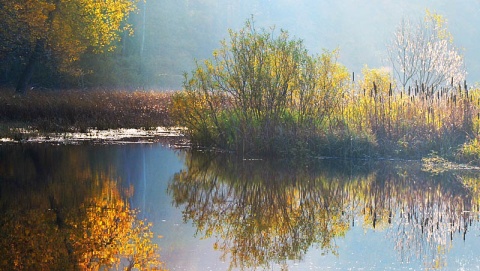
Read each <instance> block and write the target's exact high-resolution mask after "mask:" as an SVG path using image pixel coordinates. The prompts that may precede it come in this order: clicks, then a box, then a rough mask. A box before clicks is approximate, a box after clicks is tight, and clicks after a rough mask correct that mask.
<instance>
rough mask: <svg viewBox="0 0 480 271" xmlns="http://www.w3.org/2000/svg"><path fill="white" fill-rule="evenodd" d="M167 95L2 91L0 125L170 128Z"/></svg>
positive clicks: (62, 128) (49, 128) (50, 128)
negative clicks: (17, 92)
mask: <svg viewBox="0 0 480 271" xmlns="http://www.w3.org/2000/svg"><path fill="white" fill-rule="evenodd" d="M171 96H172V92H171V91H170V92H154V91H148V92H147V91H135V92H127V91H103V90H91V91H85V90H62V91H30V92H29V93H27V94H26V95H18V94H15V93H14V92H13V90H2V91H0V105H1V106H0V122H2V123H4V125H12V124H15V123H18V124H21V125H28V126H30V127H32V128H35V129H39V130H41V131H49V132H50V131H54V132H59V131H72V130H73V131H83V130H86V129H88V128H97V129H115V128H151V127H158V126H170V125H171V124H172V121H171V119H170V117H169V113H168V110H169V107H170V103H171Z"/></svg>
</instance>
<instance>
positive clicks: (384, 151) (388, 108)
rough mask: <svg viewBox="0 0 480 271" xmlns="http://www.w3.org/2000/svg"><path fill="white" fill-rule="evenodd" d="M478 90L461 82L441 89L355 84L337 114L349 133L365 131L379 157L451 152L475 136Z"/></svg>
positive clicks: (479, 123) (479, 113)
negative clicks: (369, 136)
mask: <svg viewBox="0 0 480 271" xmlns="http://www.w3.org/2000/svg"><path fill="white" fill-rule="evenodd" d="M479 108H480V92H479V90H478V89H469V88H468V87H467V85H466V83H465V84H464V86H458V87H453V86H450V87H449V88H442V89H438V90H437V89H435V88H433V87H422V86H418V85H416V86H414V87H409V88H408V89H405V90H395V89H392V86H391V84H390V85H389V87H385V85H384V87H383V88H381V87H379V86H378V85H377V84H375V82H372V83H371V88H370V89H359V88H356V89H354V90H352V91H350V92H348V94H347V95H345V96H344V98H343V101H342V106H341V110H340V113H339V115H338V116H336V118H340V119H341V120H342V121H343V123H345V124H346V126H347V128H348V129H349V130H350V131H352V133H353V134H370V135H371V136H372V137H373V138H374V139H375V142H376V144H377V145H378V146H379V148H378V149H377V151H378V153H379V154H381V155H389V156H392V155H393V156H400V157H412V156H413V157H419V156H423V155H425V154H427V153H429V152H432V151H435V152H438V153H439V154H441V155H451V154H453V153H455V152H456V151H457V150H458V148H459V146H461V145H462V144H465V143H468V142H470V141H471V140H473V139H476V138H478V136H479V129H480V121H479V120H480V111H479Z"/></svg>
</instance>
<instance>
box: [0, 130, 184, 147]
mask: <svg viewBox="0 0 480 271" xmlns="http://www.w3.org/2000/svg"><path fill="white" fill-rule="evenodd" d="M9 130H10V131H9V134H10V135H8V134H4V135H1V136H0V146H1V145H5V144H25V143H27V144H28V143H32V144H35V143H38V144H42V143H48V144H65V145H69V144H72V145H75V144H83V143H89V144H132V143H162V144H165V145H168V146H170V147H172V148H174V149H183V148H189V147H190V142H189V141H188V140H187V139H186V137H185V135H184V134H183V131H184V129H183V128H181V127H155V128H150V129H145V128H139V129H137V128H119V129H107V130H102V129H94V128H91V129H87V131H86V132H42V131H38V130H34V129H28V128H10V129H9Z"/></svg>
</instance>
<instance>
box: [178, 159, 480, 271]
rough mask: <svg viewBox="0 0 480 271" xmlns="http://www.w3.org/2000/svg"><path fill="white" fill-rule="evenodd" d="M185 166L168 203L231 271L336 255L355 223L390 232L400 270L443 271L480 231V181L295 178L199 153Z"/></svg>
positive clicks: (323, 169) (378, 170) (381, 175)
mask: <svg viewBox="0 0 480 271" xmlns="http://www.w3.org/2000/svg"><path fill="white" fill-rule="evenodd" d="M186 164H187V169H186V170H184V171H182V172H179V173H178V174H176V175H175V176H174V179H173V180H172V182H171V183H170V185H169V193H170V194H171V195H172V196H173V198H174V203H175V204H176V205H177V207H178V206H182V208H184V211H183V214H184V219H185V221H187V220H192V221H193V223H194V224H195V225H196V227H197V229H198V233H199V234H202V235H204V236H205V237H210V236H214V237H216V239H217V241H216V243H215V248H216V249H218V250H220V251H222V252H223V258H224V260H229V261H230V263H231V268H250V267H269V266H270V265H271V264H279V265H281V266H283V265H285V264H286V261H287V260H294V261H300V260H302V258H303V256H304V255H305V253H306V252H307V250H308V249H309V248H310V247H312V246H317V247H319V248H321V251H322V252H323V253H325V254H327V253H332V254H336V253H337V247H336V245H335V240H336V239H337V238H339V237H342V236H344V235H345V233H346V232H347V231H348V230H349V229H350V228H351V227H353V226H355V224H356V223H357V224H358V225H357V226H359V225H362V227H364V228H365V230H375V231H385V232H386V233H387V236H388V237H389V238H390V240H392V241H393V246H392V247H394V248H395V250H396V251H397V252H398V255H399V258H400V260H402V261H410V260H412V259H413V258H415V259H420V260H422V261H423V262H424V264H425V267H426V268H440V267H442V266H444V265H445V264H446V262H445V255H446V253H447V252H448V251H449V249H450V248H451V245H452V240H453V236H454V235H461V236H462V237H463V238H466V234H467V232H468V227H469V226H471V224H472V223H473V222H477V221H478V218H477V217H476V216H471V215H470V212H472V211H473V212H476V211H478V210H477V208H478V207H476V206H477V204H478V198H479V194H478V192H477V190H478V185H477V181H476V180H479V179H480V176H475V175H472V176H470V178H465V176H463V175H462V176H459V175H458V174H446V175H444V176H430V175H429V174H427V173H425V172H422V171H421V168H420V165H419V164H416V163H409V164H410V165H407V164H406V163H404V164H401V163H393V162H391V163H388V162H385V163H382V164H381V166H378V165H370V164H362V165H351V164H349V165H345V164H342V165H335V163H334V162H329V163H328V164H325V163H318V164H317V165H309V166H308V167H305V166H304V167H301V168H296V167H294V166H292V165H288V164H283V165H274V164H272V163H269V162H264V161H237V160H235V158H234V157H225V156H222V157H213V156H209V155H202V154H199V153H192V154H189V155H188V156H187V159H186ZM412 164H413V165H412ZM373 169H375V170H373ZM359 220H361V221H359Z"/></svg>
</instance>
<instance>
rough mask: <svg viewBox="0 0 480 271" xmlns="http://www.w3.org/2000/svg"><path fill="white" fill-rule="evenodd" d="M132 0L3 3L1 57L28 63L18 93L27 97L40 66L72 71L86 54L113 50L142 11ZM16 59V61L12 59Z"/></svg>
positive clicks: (0, 7) (0, 0) (19, 0)
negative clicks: (132, 15) (132, 14)
mask: <svg viewBox="0 0 480 271" xmlns="http://www.w3.org/2000/svg"><path fill="white" fill-rule="evenodd" d="M135 4H136V1H130V0H75V1H60V0H0V24H1V26H2V27H1V28H0V37H1V40H0V58H1V59H6V58H7V57H10V59H9V60H10V61H17V62H21V63H23V66H24V67H23V71H22V72H21V75H20V78H19V79H18V83H17V87H16V91H17V92H20V93H24V92H25V91H26V90H27V88H28V85H29V82H30V79H31V78H32V75H33V74H34V70H35V67H36V66H37V65H38V63H54V65H55V66H56V69H57V70H58V71H60V72H69V73H74V72H78V70H77V71H75V70H74V69H73V68H72V63H75V62H76V61H77V60H78V59H79V58H80V56H81V54H82V53H84V52H86V51H92V52H95V53H100V52H105V51H111V50H113V48H114V47H115V44H114V42H115V41H117V40H118V39H119V38H120V35H119V34H120V33H121V32H122V31H129V30H130V28H129V27H128V25H126V24H125V23H124V22H125V19H126V18H127V16H128V15H129V13H130V12H132V11H134V10H135V9H136V6H135ZM12 55H14V56H15V59H11V58H12Z"/></svg>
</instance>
